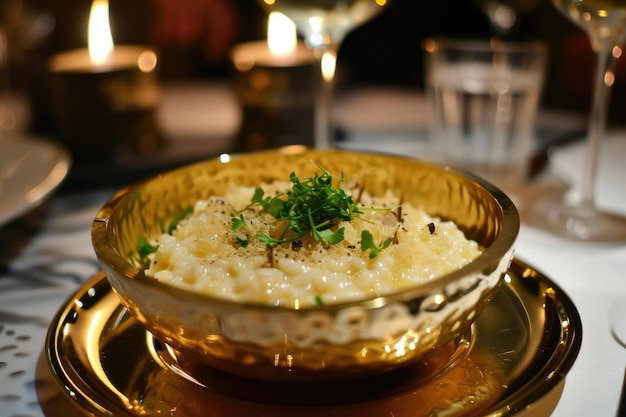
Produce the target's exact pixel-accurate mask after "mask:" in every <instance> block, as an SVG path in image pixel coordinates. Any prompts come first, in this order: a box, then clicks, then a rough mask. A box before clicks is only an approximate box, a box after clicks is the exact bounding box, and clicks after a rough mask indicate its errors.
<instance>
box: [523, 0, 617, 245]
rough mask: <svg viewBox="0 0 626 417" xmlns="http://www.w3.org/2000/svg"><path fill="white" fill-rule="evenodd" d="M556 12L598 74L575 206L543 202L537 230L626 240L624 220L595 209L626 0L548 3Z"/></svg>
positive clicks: (556, 0) (584, 238) (578, 237)
mask: <svg viewBox="0 0 626 417" xmlns="http://www.w3.org/2000/svg"><path fill="white" fill-rule="evenodd" d="M552 1H553V4H554V5H555V6H556V8H557V10H559V12H561V13H562V14H564V15H565V16H567V17H568V18H569V19H571V20H572V21H574V22H575V23H576V24H578V25H579V26H580V27H582V28H583V29H584V30H585V31H586V32H587V34H588V36H589V39H590V41H591V45H592V47H593V50H594V52H595V53H596V57H597V58H596V59H597V62H596V73H595V76H594V81H593V97H592V103H591V112H590V116H589V126H588V138H587V143H588V144H587V153H586V159H585V166H584V172H583V178H582V185H581V187H582V188H581V199H580V201H579V202H578V204H576V205H568V204H566V203H565V202H558V203H554V202H544V204H539V205H538V206H537V207H536V208H535V220H537V219H540V220H538V221H539V222H540V223H541V226H543V227H546V228H548V229H549V230H551V231H552V232H555V233H557V234H559V235H562V236H564V237H567V238H572V239H576V240H581V241H595V242H621V241H626V217H624V216H620V215H617V214H613V213H608V212H604V211H601V210H600V209H598V208H597V207H596V204H595V201H594V200H595V196H594V194H595V193H594V184H595V179H596V172H597V163H598V154H599V147H600V142H601V141H602V139H603V136H604V133H605V129H606V118H607V107H608V103H609V95H610V90H611V86H612V85H613V81H614V79H615V75H614V72H613V69H614V67H615V60H616V58H617V57H619V56H620V55H621V53H622V49H621V45H622V44H623V42H624V39H625V38H626V1H625V0H552Z"/></svg>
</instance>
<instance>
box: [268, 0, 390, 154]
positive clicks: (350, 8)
mask: <svg viewBox="0 0 626 417" xmlns="http://www.w3.org/2000/svg"><path fill="white" fill-rule="evenodd" d="M258 1H259V3H260V4H261V6H263V8H265V9H266V10H267V11H268V12H271V11H277V12H281V13H283V14H284V15H286V16H287V17H289V18H290V19H291V20H292V21H293V22H294V24H295V25H296V27H297V28H298V31H300V33H301V34H302V35H303V36H304V39H305V42H306V44H307V46H308V47H309V48H311V49H313V51H314V53H315V56H316V57H317V58H319V60H320V71H321V75H322V88H321V89H320V91H318V92H317V97H316V99H317V100H316V102H317V105H316V111H315V114H316V116H315V147H316V148H329V147H331V146H333V142H334V141H333V136H334V135H333V131H334V130H333V122H332V106H333V79H334V76H335V64H336V60H337V51H338V50H339V45H340V44H341V42H342V41H343V39H344V38H345V36H346V35H347V34H348V32H349V31H350V30H352V29H354V28H355V27H356V26H358V25H360V24H362V23H364V22H366V21H367V20H369V19H371V18H372V17H374V16H375V15H377V14H378V13H379V12H380V11H381V10H382V9H383V8H384V7H385V6H386V5H387V4H388V3H389V1H390V0H258Z"/></svg>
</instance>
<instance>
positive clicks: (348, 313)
mask: <svg viewBox="0 0 626 417" xmlns="http://www.w3.org/2000/svg"><path fill="white" fill-rule="evenodd" d="M311 161H315V162H317V163H319V164H320V165H321V166H323V167H324V168H326V169H327V170H328V171H330V172H337V173H338V172H342V173H343V174H344V176H345V177H346V178H363V177H365V176H367V181H365V189H366V191H369V192H370V193H372V194H374V195H378V194H382V193H384V192H385V191H386V190H388V189H391V190H394V191H395V192H396V193H397V194H398V195H402V196H403V199H404V201H408V202H411V203H414V205H416V206H422V207H423V208H424V209H425V210H426V211H427V212H428V214H430V215H431V216H436V217H440V218H442V219H443V220H452V221H454V222H455V223H456V224H457V226H458V227H459V228H460V229H461V230H462V231H463V232H464V233H465V235H466V236H467V237H468V238H470V239H473V240H475V241H477V242H478V244H479V245H480V246H481V247H482V248H483V252H482V254H481V255H480V256H478V257H477V258H476V259H475V260H473V261H472V262H470V263H469V264H467V265H465V266H464V267H462V268H460V269H458V270H455V271H453V272H451V273H448V274H446V275H444V276H441V277H439V278H437V279H434V280H431V281H429V282H427V283H424V284H420V285H416V286H413V287H409V288H406V289H403V290H401V291H397V292H394V293H392V294H387V295H383V296H372V297H369V298H367V299H361V300H352V301H349V302H344V303H339V304H329V305H324V306H312V307H306V308H299V309H295V308H287V307H275V306H268V305H258V304H250V303H239V302H235V301H228V300H224V299H217V298H215V297H209V296H206V295H202V294H199V293H196V292H193V291H190V290H185V289H182V288H178V287H173V286H170V285H166V284H164V283H161V282H159V281H157V280H155V279H152V278H149V277H147V276H146V275H145V273H144V266H142V264H141V261H140V258H141V256H140V254H139V253H138V245H137V242H138V239H139V237H140V236H143V237H147V238H158V237H159V236H161V234H162V233H164V232H165V231H166V230H168V227H169V226H170V224H171V223H172V222H174V221H175V220H174V215H173V213H180V212H182V211H183V210H186V209H189V208H190V207H193V205H194V203H195V202H196V200H198V199H206V198H208V197H209V196H212V195H221V193H223V191H224V190H225V187H228V186H230V185H231V184H233V182H234V183H236V184H241V185H248V186H258V185H260V183H261V182H262V181H266V180H271V179H276V180H281V181H284V180H285V179H286V178H289V174H290V173H291V172H296V173H297V174H298V176H305V175H313V173H314V171H315V170H316V167H315V165H314V164H312V163H311ZM519 225H520V221H519V215H518V212H517V210H516V208H515V206H514V204H513V203H512V202H511V200H510V199H509V198H508V197H507V196H506V195H505V194H504V193H502V192H501V191H500V190H498V189H497V188H495V187H494V186H492V185H491V184H489V183H487V182H485V181H483V180H482V179H480V178H477V177H473V176H471V175H469V174H464V173H460V172H457V171H454V170H451V169H449V168H447V167H443V166H438V165H434V164H429V163H426V162H421V161H418V160H413V159H408V158H402V157H394V156H387V155H380V154H369V153H359V152H348V151H339V150H327V151H315V150H304V149H298V148H296V149H295V150H294V149H293V148H283V149H279V150H272V151H264V152H258V153H252V154H241V155H231V156H229V157H228V158H220V159H214V160H209V161H205V162H200V163H197V164H192V165H189V166H186V167H183V168H180V169H176V170H173V171H171V172H168V173H165V174H162V175H158V176H155V177H153V178H150V179H148V180H146V181H143V182H141V183H139V184H136V185H132V186H129V187H127V188H124V189H122V190H121V191H119V192H118V193H117V194H116V195H115V196H113V197H112V198H111V199H110V200H109V201H108V202H107V203H106V204H105V205H104V206H103V207H102V209H101V210H100V211H99V212H98V214H97V217H96V218H95V220H94V222H93V225H92V241H93V246H94V249H95V252H96V255H97V257H98V259H99V262H100V264H101V266H102V268H103V270H104V272H105V273H106V275H107V277H108V280H109V283H110V284H111V286H112V288H113V289H114V290H115V291H116V293H117V294H118V295H119V297H120V299H121V302H122V304H123V305H124V306H125V307H126V308H127V309H128V310H129V311H130V312H131V314H133V316H134V317H135V318H136V319H137V320H138V322H139V323H141V324H142V325H143V326H144V327H145V328H146V329H147V330H148V331H149V332H150V333H151V334H152V335H153V336H154V337H155V338H156V339H157V340H159V341H161V342H163V343H165V344H167V345H168V346H169V349H170V350H171V351H172V352H174V354H175V355H179V356H180V357H184V358H185V361H184V362H186V363H197V364H199V366H209V367H211V368H216V369H217V370H220V371H225V372H229V373H232V374H235V375H239V376H243V377H250V378H255V379H265V380H273V381H283V382H284V381H308V382H311V381H324V380H337V379H346V378H355V377H361V376H365V375H373V374H379V373H382V372H386V371H390V370H392V369H396V368H399V367H401V366H404V365H408V364H412V363H417V362H418V361H420V359H423V358H424V357H425V356H426V355H428V354H429V353H432V351H433V350H435V349H437V348H439V347H442V346H444V345H447V344H449V343H450V342H454V341H455V340H466V339H464V335H467V334H468V331H469V330H470V328H471V324H472V322H473V321H474V320H475V319H476V318H477V317H478V315H479V314H480V312H481V311H482V310H483V309H484V308H485V306H486V305H487V303H489V301H490V300H491V299H492V297H493V296H494V294H495V292H496V291H497V289H498V287H499V285H500V283H501V280H502V277H503V275H504V274H505V272H506V271H507V269H508V267H509V264H510V262H511V260H512V257H513V250H514V244H515V240H516V237H517V234H518V231H519ZM355 317H356V318H355ZM320 318H323V322H324V323H325V326H327V327H326V328H327V329H329V330H330V331H329V332H326V331H324V332H319V331H317V332H316V333H315V334H317V336H316V337H310V336H311V334H312V333H311V332H314V331H315V330H316V329H315V328H313V327H312V326H315V323H319V321H320V320H319V319H320ZM357 318H358V319H357ZM340 326H344V328H342V329H340V330H343V333H344V334H345V331H346V328H345V326H348V327H347V328H348V333H349V336H348V337H343V338H340V340H335V339H333V338H332V337H328V336H327V335H328V334H331V333H332V330H336V329H335V328H336V327H340ZM317 330H319V329H317ZM303 335H304V336H307V337H303ZM303 340H305V341H306V342H303Z"/></svg>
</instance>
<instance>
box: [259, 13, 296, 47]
mask: <svg viewBox="0 0 626 417" xmlns="http://www.w3.org/2000/svg"><path fill="white" fill-rule="evenodd" d="M297 42H298V37H297V33H296V25H295V24H294V23H293V22H292V21H291V19H289V18H288V17H287V16H285V15H284V14H282V13H279V12H271V13H270V16H269V19H268V21H267V46H268V48H269V50H270V52H271V53H272V54H274V55H286V54H290V53H292V52H293V51H295V50H296V46H297Z"/></svg>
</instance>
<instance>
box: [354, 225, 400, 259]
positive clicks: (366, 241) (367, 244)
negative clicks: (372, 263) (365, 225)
mask: <svg viewBox="0 0 626 417" xmlns="http://www.w3.org/2000/svg"><path fill="white" fill-rule="evenodd" d="M391 241H392V238H387V239H385V240H384V241H383V242H381V244H380V245H379V246H377V245H376V244H375V243H374V237H373V236H372V234H371V233H370V232H369V230H363V231H362V232H361V250H362V251H363V252H366V251H368V250H369V251H370V259H373V258H375V257H376V256H378V254H379V253H380V252H381V251H382V250H383V249H385V248H386V247H387V246H389V245H390V244H391Z"/></svg>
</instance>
